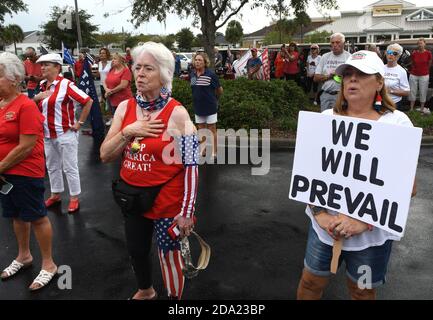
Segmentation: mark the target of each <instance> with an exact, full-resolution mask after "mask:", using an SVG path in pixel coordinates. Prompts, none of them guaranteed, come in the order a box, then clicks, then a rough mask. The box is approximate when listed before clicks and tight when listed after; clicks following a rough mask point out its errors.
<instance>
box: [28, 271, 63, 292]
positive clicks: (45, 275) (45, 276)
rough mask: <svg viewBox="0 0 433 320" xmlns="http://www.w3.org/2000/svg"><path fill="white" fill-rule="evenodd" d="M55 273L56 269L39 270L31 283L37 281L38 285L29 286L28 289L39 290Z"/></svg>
mask: <svg viewBox="0 0 433 320" xmlns="http://www.w3.org/2000/svg"><path fill="white" fill-rule="evenodd" d="M56 273H57V269H56V270H55V271H54V272H52V273H51V272H48V271H46V270H41V272H39V274H38V276H37V277H36V278H35V280H33V282H32V284H33V283H37V284H39V285H40V286H39V287H36V288H29V290H30V291H35V290H39V289H41V288H43V287H45V286H46V285H47V284H48V283H50V281H51V280H52V279H53V278H54V276H55V275H56Z"/></svg>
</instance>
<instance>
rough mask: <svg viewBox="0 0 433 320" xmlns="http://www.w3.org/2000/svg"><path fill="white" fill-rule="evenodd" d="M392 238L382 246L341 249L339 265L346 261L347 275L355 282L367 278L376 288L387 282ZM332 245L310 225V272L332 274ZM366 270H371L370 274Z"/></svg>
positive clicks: (307, 259) (307, 256)
mask: <svg viewBox="0 0 433 320" xmlns="http://www.w3.org/2000/svg"><path fill="white" fill-rule="evenodd" d="M391 248H392V240H387V241H386V242H385V243H384V244H383V245H381V246H375V247H370V248H367V249H364V250H361V251H344V250H343V251H341V255H340V259H339V261H338V265H339V266H340V265H341V263H342V262H343V261H344V262H345V264H346V275H347V276H348V277H349V279H350V280H352V281H353V282H354V283H357V282H358V280H360V278H361V277H362V276H364V277H363V278H362V279H361V281H363V282H364V280H367V282H368V284H369V285H371V288H376V287H378V286H380V285H382V284H384V283H385V280H386V279H385V278H386V277H385V276H386V271H387V267H388V262H389V256H390V254H391ZM331 260H332V247H331V246H329V245H327V244H324V243H323V242H322V241H320V239H319V238H318V236H317V233H316V231H314V229H313V227H312V226H311V225H310V231H309V233H308V242H307V249H306V252H305V260H304V266H305V269H306V270H307V271H309V272H310V273H312V274H314V275H316V276H321V277H329V276H330V275H331V271H330V270H331ZM366 270H371V277H368V275H369V274H370V273H369V272H366Z"/></svg>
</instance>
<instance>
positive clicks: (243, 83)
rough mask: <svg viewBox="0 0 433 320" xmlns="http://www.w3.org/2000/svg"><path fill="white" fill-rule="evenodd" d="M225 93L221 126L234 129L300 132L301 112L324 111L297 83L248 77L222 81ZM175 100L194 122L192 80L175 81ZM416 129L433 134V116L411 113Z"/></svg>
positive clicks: (220, 117) (222, 102)
mask: <svg viewBox="0 0 433 320" xmlns="http://www.w3.org/2000/svg"><path fill="white" fill-rule="evenodd" d="M220 82H221V85H222V87H223V89H224V93H223V95H222V96H221V98H220V101H219V111H218V127H219V128H225V129H228V128H232V129H235V130H237V129H240V128H244V129H247V130H248V129H267V128H270V129H272V130H273V131H274V132H275V131H289V132H291V133H295V132H296V128H297V121H298V113H299V111H300V110H308V111H317V112H320V108H319V107H318V106H314V105H312V104H311V102H310V101H309V99H308V97H307V96H306V95H305V94H304V92H303V91H302V89H301V88H300V87H299V86H297V85H296V83H295V82H293V81H282V80H272V81H252V80H247V79H245V78H241V79H236V80H220ZM173 97H174V98H175V99H177V100H179V101H180V102H181V103H182V104H183V105H184V106H185V107H186V108H187V109H188V111H189V113H190V115H191V117H192V119H194V118H193V116H194V112H193V108H192V94H191V86H190V84H189V82H188V81H185V80H179V79H175V80H174V82H173ZM407 115H408V116H409V118H410V119H411V121H412V122H413V124H414V126H416V127H420V128H423V129H424V133H425V134H429V133H433V115H430V116H425V115H422V114H421V113H419V112H417V111H410V112H408V113H407Z"/></svg>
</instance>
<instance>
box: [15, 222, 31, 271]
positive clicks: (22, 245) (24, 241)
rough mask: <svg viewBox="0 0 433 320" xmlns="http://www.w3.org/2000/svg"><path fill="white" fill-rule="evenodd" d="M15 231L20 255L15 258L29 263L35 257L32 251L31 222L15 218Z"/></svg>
mask: <svg viewBox="0 0 433 320" xmlns="http://www.w3.org/2000/svg"><path fill="white" fill-rule="evenodd" d="M14 232H15V236H16V238H17V242H18V256H17V257H16V259H15V260H17V261H18V262H21V263H24V264H28V263H30V262H32V260H33V257H32V254H31V253H30V222H25V221H22V220H20V219H14Z"/></svg>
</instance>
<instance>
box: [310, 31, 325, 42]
mask: <svg viewBox="0 0 433 320" xmlns="http://www.w3.org/2000/svg"><path fill="white" fill-rule="evenodd" d="M330 35H331V32H328V31H321V32H319V31H316V32H313V33H312V34H310V35H309V36H307V37H306V39H305V40H306V42H307V43H325V42H329V36H330Z"/></svg>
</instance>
